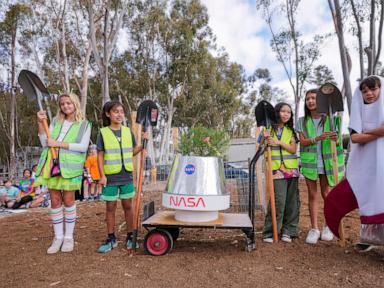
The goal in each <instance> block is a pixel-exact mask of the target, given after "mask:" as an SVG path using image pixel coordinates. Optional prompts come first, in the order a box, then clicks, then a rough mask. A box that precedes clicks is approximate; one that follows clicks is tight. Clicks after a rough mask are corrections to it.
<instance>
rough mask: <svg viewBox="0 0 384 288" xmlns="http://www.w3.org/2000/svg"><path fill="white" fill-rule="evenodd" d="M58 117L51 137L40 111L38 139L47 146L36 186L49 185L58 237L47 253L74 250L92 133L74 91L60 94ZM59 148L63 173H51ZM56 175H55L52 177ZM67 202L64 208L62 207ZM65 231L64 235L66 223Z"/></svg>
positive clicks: (40, 163) (41, 157)
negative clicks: (78, 193)
mask: <svg viewBox="0 0 384 288" xmlns="http://www.w3.org/2000/svg"><path fill="white" fill-rule="evenodd" d="M58 101H59V109H58V112H57V116H56V117H55V118H54V119H53V121H52V123H51V124H50V127H49V130H50V134H51V138H49V139H48V138H47V135H46V134H45V132H44V125H43V121H44V120H45V119H47V114H46V112H45V111H39V112H38V113H37V119H38V124H39V138H40V142H41V145H42V146H43V147H44V149H43V152H42V153H41V156H40V160H39V164H38V166H37V169H36V181H35V186H39V185H46V186H47V187H48V191H49V193H50V197H51V218H52V224H53V230H54V234H55V238H54V239H53V242H52V245H51V246H50V247H49V248H48V250H47V253H48V254H53V253H57V252H58V251H59V250H60V249H61V251H62V252H71V251H72V250H73V248H74V240H73V231H74V228H75V222H76V204H75V191H76V190H80V188H81V182H82V178H83V167H84V162H85V156H86V151H87V148H88V144H89V139H90V136H91V124H90V123H89V122H88V121H87V120H85V119H84V116H83V114H82V113H81V109H80V102H79V98H78V97H77V96H76V95H75V94H72V93H70V94H62V95H60V96H59V99H58ZM52 147H53V148H54V149H56V150H57V155H59V167H60V175H56V174H57V173H55V174H52V173H51V168H52V167H51V164H52V154H51V151H50V149H49V148H52ZM53 175H55V176H53ZM62 203H64V208H63V207H62ZM63 222H64V223H65V234H64V225H63V224H64V223H63Z"/></svg>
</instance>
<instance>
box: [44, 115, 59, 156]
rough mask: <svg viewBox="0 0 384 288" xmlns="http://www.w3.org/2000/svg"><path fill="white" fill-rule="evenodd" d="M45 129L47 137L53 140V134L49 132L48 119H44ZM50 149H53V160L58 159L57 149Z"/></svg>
mask: <svg viewBox="0 0 384 288" xmlns="http://www.w3.org/2000/svg"><path fill="white" fill-rule="evenodd" d="M43 127H44V132H45V134H46V135H47V138H48V139H51V133H50V132H49V127H48V122H47V119H43ZM50 149H51V153H52V158H53V159H57V152H56V149H55V148H54V147H51V148H50Z"/></svg>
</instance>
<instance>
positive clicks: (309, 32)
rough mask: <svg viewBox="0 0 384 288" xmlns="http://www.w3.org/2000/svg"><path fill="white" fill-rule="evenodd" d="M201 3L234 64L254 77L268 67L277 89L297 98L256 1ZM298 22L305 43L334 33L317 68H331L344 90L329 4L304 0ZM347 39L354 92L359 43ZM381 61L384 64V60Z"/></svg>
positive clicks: (278, 23)
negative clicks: (277, 57) (258, 71)
mask: <svg viewBox="0 0 384 288" xmlns="http://www.w3.org/2000/svg"><path fill="white" fill-rule="evenodd" d="M201 1H202V3H203V4H204V5H205V6H206V7H207V10H208V15H209V26H210V27H211V28H212V30H213V33H214V34H215V35H216V40H217V44H218V46H219V47H220V46H221V47H224V49H225V50H226V51H227V53H228V54H229V57H230V59H231V61H234V62H237V63H239V64H241V65H242V66H243V67H244V68H245V70H246V73H247V74H251V73H252V72H254V71H255V70H256V69H257V68H268V69H269V70H270V72H271V75H272V78H273V80H272V84H273V86H277V87H279V88H280V89H283V90H285V91H286V92H287V93H288V95H290V97H292V99H293V96H292V95H293V93H292V90H291V88H290V86H289V82H288V80H287V77H286V75H285V72H284V70H283V66H282V65H281V64H280V63H279V62H278V61H277V59H276V55H275V54H274V52H273V51H272V49H271V47H270V39H271V36H270V35H271V34H270V31H269V28H268V26H267V24H266V22H265V20H264V19H263V17H262V14H261V12H260V11H258V10H257V9H256V0H252V1H251V0H201ZM272 2H275V3H276V2H277V1H272ZM276 16H278V15H276ZM296 19H297V29H298V31H300V33H302V39H303V40H304V42H306V41H310V40H312V39H313V36H314V35H316V34H321V35H323V34H327V33H332V36H331V37H329V39H328V40H327V41H326V42H325V43H323V45H322V46H321V47H320V50H321V54H322V56H321V58H320V59H319V60H318V61H317V63H316V64H315V66H317V65H319V64H324V65H327V66H328V67H329V68H330V69H331V71H332V73H333V75H334V77H335V80H336V82H337V83H338V86H339V88H341V86H342V83H343V75H342V68H341V62H340V53H339V46H338V40H337V36H336V34H335V28H334V24H333V20H332V18H331V13H330V9H329V6H328V2H327V1H325V0H302V1H301V2H300V5H299V8H298V12H297V18H296ZM286 21H287V20H286V18H285V17H284V16H281V17H275V20H274V22H273V27H274V30H276V31H278V30H279V28H281V27H284V26H286V25H287V22H286ZM365 31H367V30H365ZM366 34H367V32H366ZM344 37H345V42H346V45H347V47H348V48H349V52H350V55H351V58H352V71H351V84H352V91H354V89H355V88H356V86H357V81H356V79H357V78H358V77H359V60H358V52H357V49H356V47H357V41H356V37H355V36H353V35H351V33H349V32H348V31H345V33H344ZM382 54H383V53H382ZM381 60H382V61H383V57H381ZM308 88H309V87H308Z"/></svg>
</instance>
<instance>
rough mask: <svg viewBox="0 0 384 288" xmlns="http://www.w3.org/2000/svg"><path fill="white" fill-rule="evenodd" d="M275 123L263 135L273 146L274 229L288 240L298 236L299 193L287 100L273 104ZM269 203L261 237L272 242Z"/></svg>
mask: <svg viewBox="0 0 384 288" xmlns="http://www.w3.org/2000/svg"><path fill="white" fill-rule="evenodd" d="M275 111H276V116H277V120H278V124H277V125H275V126H274V127H273V129H272V131H271V132H269V130H265V132H264V137H265V138H266V139H267V142H268V145H270V146H271V150H272V177H273V185H274V191H275V203H276V222H277V231H278V233H279V235H280V236H281V240H282V241H284V242H287V243H290V242H292V238H296V237H297V236H298V224H299V213H300V197H299V189H298V177H299V165H298V160H297V155H296V149H297V144H296V142H297V138H296V135H295V130H294V129H293V113H292V108H291V106H290V105H289V104H287V103H278V104H277V105H276V106H275ZM272 236H273V232H272V217H271V207H270V205H269V207H268V213H267V215H266V216H265V224H264V229H263V241H264V242H266V243H273V238H272Z"/></svg>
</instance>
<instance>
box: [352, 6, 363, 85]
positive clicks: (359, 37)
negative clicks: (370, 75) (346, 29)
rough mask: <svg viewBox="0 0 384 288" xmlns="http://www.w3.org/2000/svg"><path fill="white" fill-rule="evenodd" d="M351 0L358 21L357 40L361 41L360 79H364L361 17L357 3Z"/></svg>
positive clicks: (354, 15)
mask: <svg viewBox="0 0 384 288" xmlns="http://www.w3.org/2000/svg"><path fill="white" fill-rule="evenodd" d="M350 1H351V7H352V12H353V17H354V18H355V21H356V27H357V40H358V42H359V61H360V80H363V78H364V49H363V39H362V32H361V25H360V19H359V15H358V12H357V10H356V6H355V3H354V1H353V0H350Z"/></svg>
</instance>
